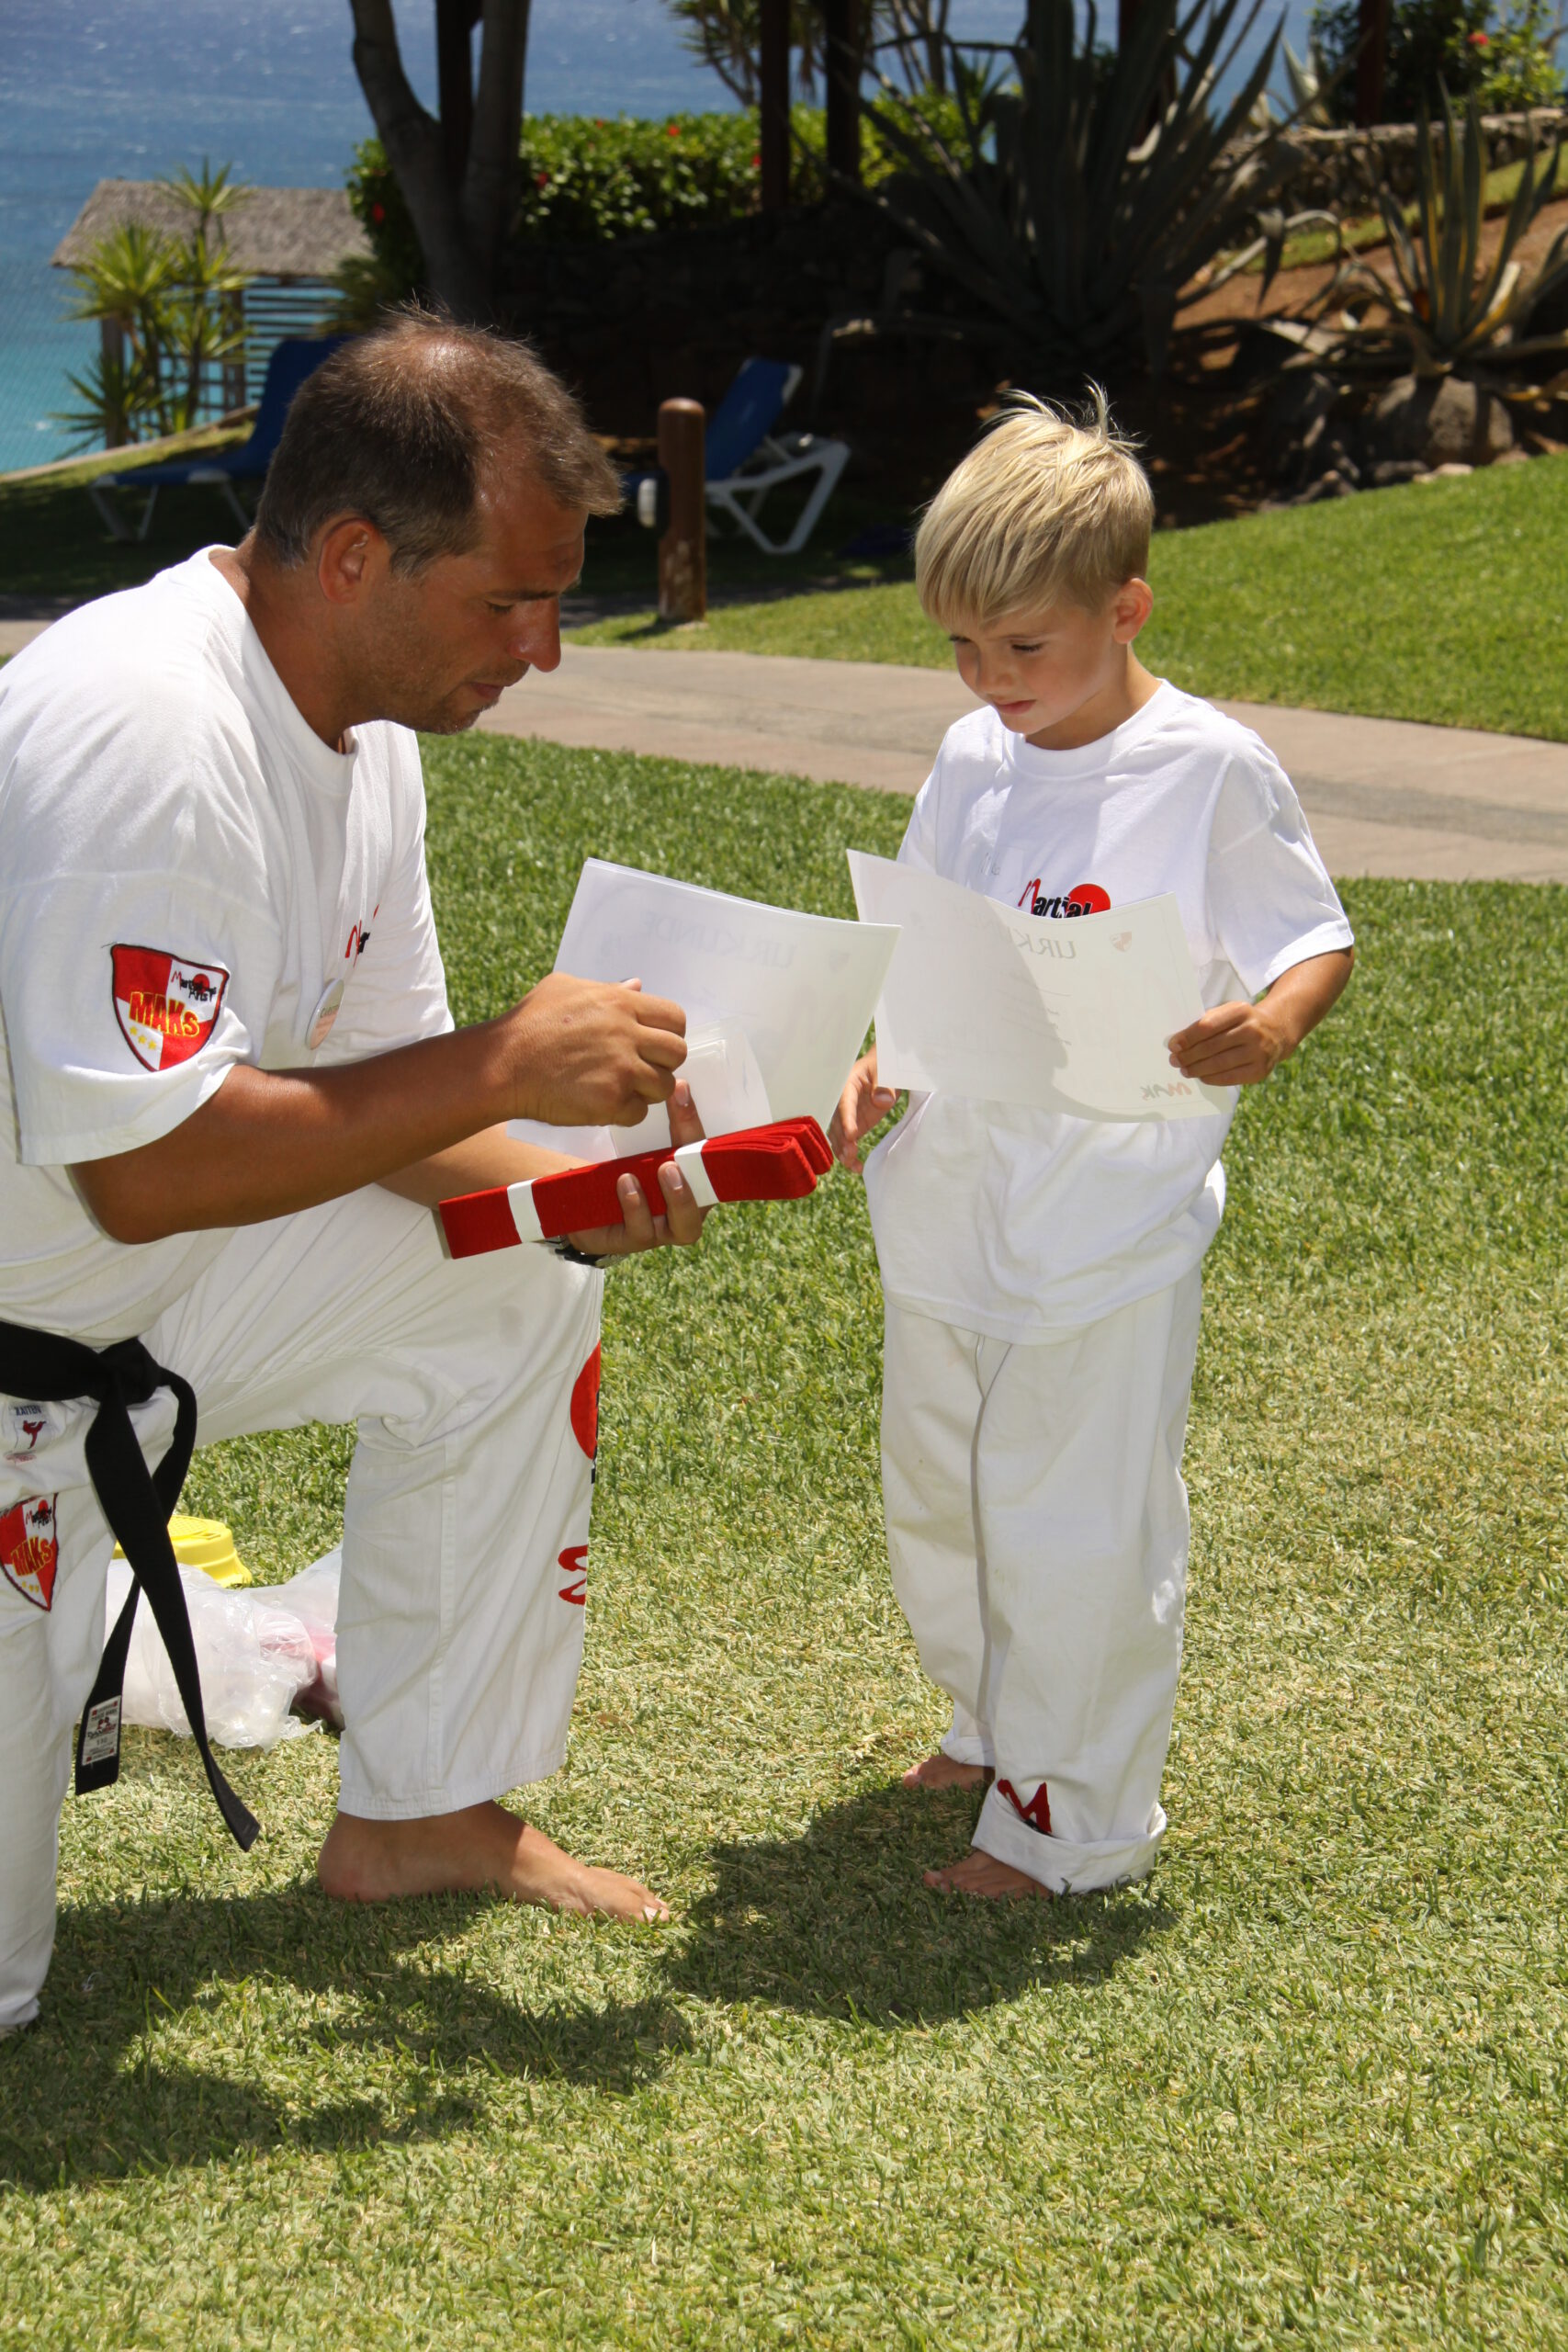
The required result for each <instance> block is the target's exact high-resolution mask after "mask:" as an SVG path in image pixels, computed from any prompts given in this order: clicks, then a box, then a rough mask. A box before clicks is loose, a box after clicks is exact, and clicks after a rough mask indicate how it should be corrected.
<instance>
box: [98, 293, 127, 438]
mask: <svg viewBox="0 0 1568 2352" xmlns="http://www.w3.org/2000/svg"><path fill="white" fill-rule="evenodd" d="M98 346H99V348H100V350H101V351H102V352H103V355H104V372H105V374H106V375H107V373H108V371H109V369H110V368H124V366H125V323H124V322H123V320H120V319H117V318H113V317H110V318H107V319H100V320H99V321H98ZM125 439H126V436H125V435H124V434H123V433H117V432H116V430H115V428H114V426H113V424H110V425H109V426H108V429H107V433H106V434H105V436H104V447H105V448H106V449H123V448H124V447H125Z"/></svg>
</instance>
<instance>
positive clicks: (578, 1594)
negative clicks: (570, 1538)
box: [556, 1544, 588, 1609]
mask: <svg viewBox="0 0 1568 2352" xmlns="http://www.w3.org/2000/svg"><path fill="white" fill-rule="evenodd" d="M556 1566H558V1567H560V1568H564V1569H565V1571H566V1573H567V1575H568V1576H569V1577H570V1578H571V1582H570V1584H563V1585H562V1586H561V1589H560V1598H561V1599H562V1600H570V1603H571V1605H572V1607H573V1608H574V1609H586V1608H587V1606H588V1546H587V1544H568V1545H567V1547H566V1550H565V1551H564V1552H563V1553H562V1554H561V1555H560V1557H559V1559H558V1561H557V1563H556Z"/></svg>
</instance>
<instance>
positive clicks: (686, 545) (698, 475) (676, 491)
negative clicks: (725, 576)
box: [659, 401, 708, 621]
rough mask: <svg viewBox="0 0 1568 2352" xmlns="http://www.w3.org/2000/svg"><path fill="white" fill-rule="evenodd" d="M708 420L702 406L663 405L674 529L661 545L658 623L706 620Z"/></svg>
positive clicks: (663, 462) (662, 445) (662, 446)
mask: <svg viewBox="0 0 1568 2352" xmlns="http://www.w3.org/2000/svg"><path fill="white" fill-rule="evenodd" d="M706 441H707V417H706V414H705V411H704V408H703V404H702V402H701V401H660V404H659V462H660V466H661V467H662V468H663V469H664V471H665V473H666V474H667V475H668V476H669V478H670V527H669V529H668V530H667V531H666V532H665V534H664V537H662V538H661V539H660V542H659V617H660V620H661V621H705V620H706V618H707V616H708V542H707V498H706V494H705V492H706V481H707V471H706V466H705V444H706Z"/></svg>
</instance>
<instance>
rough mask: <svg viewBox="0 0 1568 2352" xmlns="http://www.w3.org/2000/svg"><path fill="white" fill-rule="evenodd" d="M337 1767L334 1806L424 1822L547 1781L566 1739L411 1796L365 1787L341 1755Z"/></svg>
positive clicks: (365, 1816) (366, 1815)
mask: <svg viewBox="0 0 1568 2352" xmlns="http://www.w3.org/2000/svg"><path fill="white" fill-rule="evenodd" d="M338 1753H339V1756H340V1758H342V1762H341V1767H340V1783H341V1785H340V1788H339V1792H338V1811H339V1812H340V1813H347V1814H352V1815H353V1816H354V1818H355V1820H356V1821H428V1820H430V1819H432V1818H433V1817H434V1815H437V1814H443V1813H462V1812H464V1811H466V1810H467V1808H468V1806H469V1805H471V1804H493V1803H494V1802H495V1801H496V1800H497V1799H498V1798H501V1797H504V1796H509V1795H510V1794H511V1792H512V1791H513V1789H521V1788H525V1787H526V1786H527V1785H528V1784H529V1782H530V1781H547V1780H548V1779H549V1777H550V1775H551V1773H552V1772H558V1771H559V1770H560V1768H561V1766H562V1765H563V1764H564V1763H565V1762H566V1742H565V1741H564V1740H562V1741H561V1743H560V1745H559V1746H558V1747H552V1748H549V1749H547V1750H545V1751H543V1752H541V1753H539V1754H537V1755H531V1756H518V1757H514V1758H513V1759H512V1760H511V1762H510V1763H508V1764H506V1765H504V1766H502V1769H501V1770H499V1771H496V1772H488V1773H485V1774H484V1775H483V1776H482V1777H481V1778H479V1779H475V1780H468V1781H453V1782H451V1783H449V1784H448V1785H447V1786H446V1787H444V1788H439V1789H420V1790H417V1791H416V1792H414V1793H413V1794H412V1795H411V1796H385V1795H379V1794H378V1793H377V1792H375V1791H374V1790H372V1789H370V1788H367V1786H366V1784H365V1781H364V1779H363V1777H362V1776H361V1774H360V1773H358V1772H356V1771H355V1770H354V1767H353V1764H352V1762H351V1761H350V1759H349V1758H347V1757H344V1756H343V1751H342V1749H341V1748H340V1749H339V1751H338Z"/></svg>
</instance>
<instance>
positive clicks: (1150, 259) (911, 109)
mask: <svg viewBox="0 0 1568 2352" xmlns="http://www.w3.org/2000/svg"><path fill="white" fill-rule="evenodd" d="M1261 6H1262V0H1195V5H1193V6H1190V8H1189V9H1187V11H1186V12H1185V13H1183V9H1182V0H1143V5H1142V6H1141V7H1140V8H1139V9H1138V11H1137V13H1136V15H1135V16H1134V19H1133V22H1132V25H1131V27H1130V28H1129V30H1128V32H1127V34H1126V36H1125V38H1124V40H1122V44H1121V46H1120V47H1119V48H1118V49H1117V50H1115V51H1113V52H1109V51H1105V50H1102V49H1101V48H1100V46H1099V43H1098V39H1097V35H1098V18H1097V17H1096V13H1095V6H1094V0H1088V6H1087V8H1086V11H1085V17H1084V20H1083V21H1082V25H1081V30H1080V27H1079V23H1078V21H1077V17H1076V12H1075V8H1074V5H1073V0H1028V13H1027V15H1026V17H1025V18H1024V22H1023V26H1022V28H1021V32H1020V34H1019V37H1018V39H1017V40H1016V41H1015V42H1013V43H1010V44H1007V45H1003V46H999V47H998V48H995V49H994V50H993V51H991V52H990V53H991V55H992V56H993V57H994V58H995V60H996V61H997V64H996V66H995V67H993V69H992V70H991V71H989V72H987V73H986V74H983V75H982V74H978V73H977V72H976V68H975V66H974V64H973V62H970V61H966V60H964V58H963V57H961V56H960V54H959V53H958V52H957V51H956V50H955V51H954V56H953V72H952V74H950V76H949V80H950V86H951V87H952V88H953V91H954V92H955V93H956V95H957V96H958V98H959V101H960V104H961V106H962V107H963V109H964V128H965V132H966V137H965V140H964V142H963V144H962V148H960V146H959V143H958V142H944V141H943V140H942V136H941V134H940V131H939V130H938V129H937V128H936V126H934V125H933V124H932V123H931V122H930V121H928V120H927V119H925V118H924V117H923V116H922V115H921V112H920V107H919V100H918V99H915V98H899V97H898V96H897V94H896V93H895V92H893V91H892V90H891V88H890V87H888V86H887V85H884V96H883V98H882V99H881V101H880V102H879V103H874V104H873V105H872V106H871V107H869V108H868V111H869V112H870V113H871V115H872V116H873V118H874V120H875V123H876V126H877V129H878V130H879V131H880V132H881V133H882V135H883V137H884V138H885V139H886V142H887V144H888V146H889V147H890V148H891V149H892V150H893V151H894V153H897V155H898V156H899V158H900V161H901V163H902V164H903V165H904V166H905V169H904V170H903V171H901V172H900V174H899V175H897V178H895V179H893V180H891V181H888V182H886V183H884V184H883V185H882V186H881V187H877V188H875V189H874V190H871V191H869V192H868V194H869V200H870V201H871V202H873V203H874V204H876V205H877V206H878V208H879V209H881V210H882V211H883V212H884V213H886V214H887V215H888V216H889V217H890V218H891V219H892V220H894V221H895V222H896V223H897V227H898V228H899V230H900V231H901V232H902V233H903V234H904V235H905V236H907V237H908V239H909V240H910V241H911V242H912V243H915V244H917V245H918V246H919V249H920V251H921V253H922V254H924V255H925V256H926V257H927V258H928V259H929V260H930V261H931V263H933V264H934V265H935V266H937V267H938V268H940V269H942V270H943V271H945V272H946V273H947V274H948V275H949V276H951V277H953V278H955V279H956V280H957V281H958V282H959V283H960V284H961V285H962V286H963V287H964V288H965V290H966V291H967V292H968V293H969V295H970V296H971V297H972V298H973V299H975V300H977V301H979V302H981V303H983V304H984V305H985V307H986V308H987V310H988V311H994V312H995V313H996V314H997V315H998V316H999V317H1001V318H1003V319H1005V320H1007V321H1008V322H1010V324H1011V325H1012V326H1013V327H1015V328H1016V329H1017V330H1018V332H1019V334H1020V335H1021V337H1022V339H1023V340H1024V342H1025V344H1026V345H1028V346H1029V347H1030V349H1031V350H1032V352H1033V353H1034V354H1035V355H1036V357H1037V360H1038V363H1039V364H1040V365H1042V366H1043V368H1044V369H1045V370H1046V371H1047V373H1051V372H1056V373H1066V372H1068V371H1071V372H1073V373H1075V374H1076V373H1081V372H1083V371H1085V370H1089V371H1093V370H1098V369H1103V368H1105V367H1106V365H1107V364H1108V363H1109V362H1111V361H1113V360H1114V359H1115V358H1117V357H1119V356H1121V355H1122V353H1123V352H1125V351H1126V350H1127V348H1128V347H1129V346H1135V345H1137V344H1138V343H1139V342H1142V344H1143V345H1144V348H1145V352H1146V354H1147V356H1148V359H1149V362H1150V365H1151V367H1152V368H1155V369H1156V371H1157V370H1158V368H1160V366H1161V365H1162V363H1163V360H1164V356H1165V351H1166V346H1167V343H1168V338H1169V334H1170V330H1171V326H1172V324H1173V322H1174V320H1175V318H1176V315H1177V312H1178V311H1179V309H1180V308H1181V307H1182V305H1183V303H1184V302H1186V301H1188V300H1195V299H1196V298H1197V295H1198V294H1199V293H1200V292H1201V291H1202V290H1203V289H1202V288H1201V287H1196V286H1194V285H1193V282H1192V281H1193V279H1194V277H1196V275H1197V273H1198V272H1199V271H1200V270H1201V269H1202V268H1203V267H1204V266H1205V265H1206V264H1208V263H1209V262H1211V261H1212V260H1213V257H1214V256H1215V255H1216V254H1221V253H1224V252H1226V251H1230V250H1234V249H1235V247H1237V246H1239V245H1241V244H1243V243H1246V232H1247V227H1248V225H1249V223H1250V222H1251V221H1252V220H1254V219H1255V218H1256V216H1257V215H1258V212H1259V210H1260V209H1262V208H1263V207H1264V206H1265V205H1266V204H1267V202H1268V200H1269V198H1270V197H1271V196H1272V194H1273V193H1274V192H1275V191H1276V190H1277V189H1278V188H1279V187H1280V186H1281V185H1282V184H1283V183H1284V182H1285V181H1286V180H1287V179H1288V178H1289V177H1290V175H1291V174H1292V171H1293V170H1294V169H1295V167H1296V164H1297V163H1298V161H1299V158H1298V155H1297V153H1296V151H1295V150H1294V149H1293V148H1292V146H1291V145H1290V142H1289V140H1288V137H1287V136H1286V134H1287V132H1288V131H1289V130H1290V129H1291V128H1292V125H1293V121H1294V117H1292V118H1290V119H1287V121H1286V122H1284V123H1283V124H1272V123H1265V124H1263V125H1261V126H1259V125H1258V124H1256V123H1255V122H1254V120H1253V117H1254V109H1255V107H1257V103H1258V99H1259V97H1260V96H1261V95H1262V92H1263V89H1264V85H1266V83H1267V82H1268V79H1269V73H1270V71H1271V70H1272V67H1273V63H1274V53H1275V49H1276V46H1277V44H1278V41H1279V38H1280V32H1279V27H1278V26H1276V27H1275V28H1274V30H1273V31H1272V32H1271V33H1270V34H1269V37H1268V39H1267V40H1266V41H1265V42H1264V44H1263V46H1262V49H1261V51H1260V52H1259V54H1258V58H1257V60H1256V62H1254V64H1253V66H1252V68H1251V70H1250V71H1249V72H1248V73H1247V74H1245V76H1243V77H1242V79H1241V81H1240V83H1239V85H1238V86H1237V87H1236V88H1235V93H1234V95H1233V96H1231V97H1230V99H1229V100H1228V101H1226V102H1225V103H1224V105H1223V106H1222V105H1218V104H1216V102H1215V99H1214V95H1213V94H1214V91H1215V89H1216V87H1217V86H1221V85H1224V81H1225V79H1226V77H1227V76H1228V74H1229V73H1230V70H1231V68H1232V66H1233V65H1234V64H1235V61H1236V59H1237V57H1238V56H1239V54H1240V52H1241V51H1242V49H1243V47H1244V45H1245V44H1246V43H1247V40H1248V39H1249V38H1250V36H1251V34H1252V31H1253V28H1254V27H1255V25H1256V24H1257V21H1258V15H1259V12H1260V9H1261ZM950 46H951V45H950ZM974 54H977V51H974V50H973V48H972V52H971V55H972V56H973V55H974ZM966 63H967V65H968V70H964V68H965V64H966Z"/></svg>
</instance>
